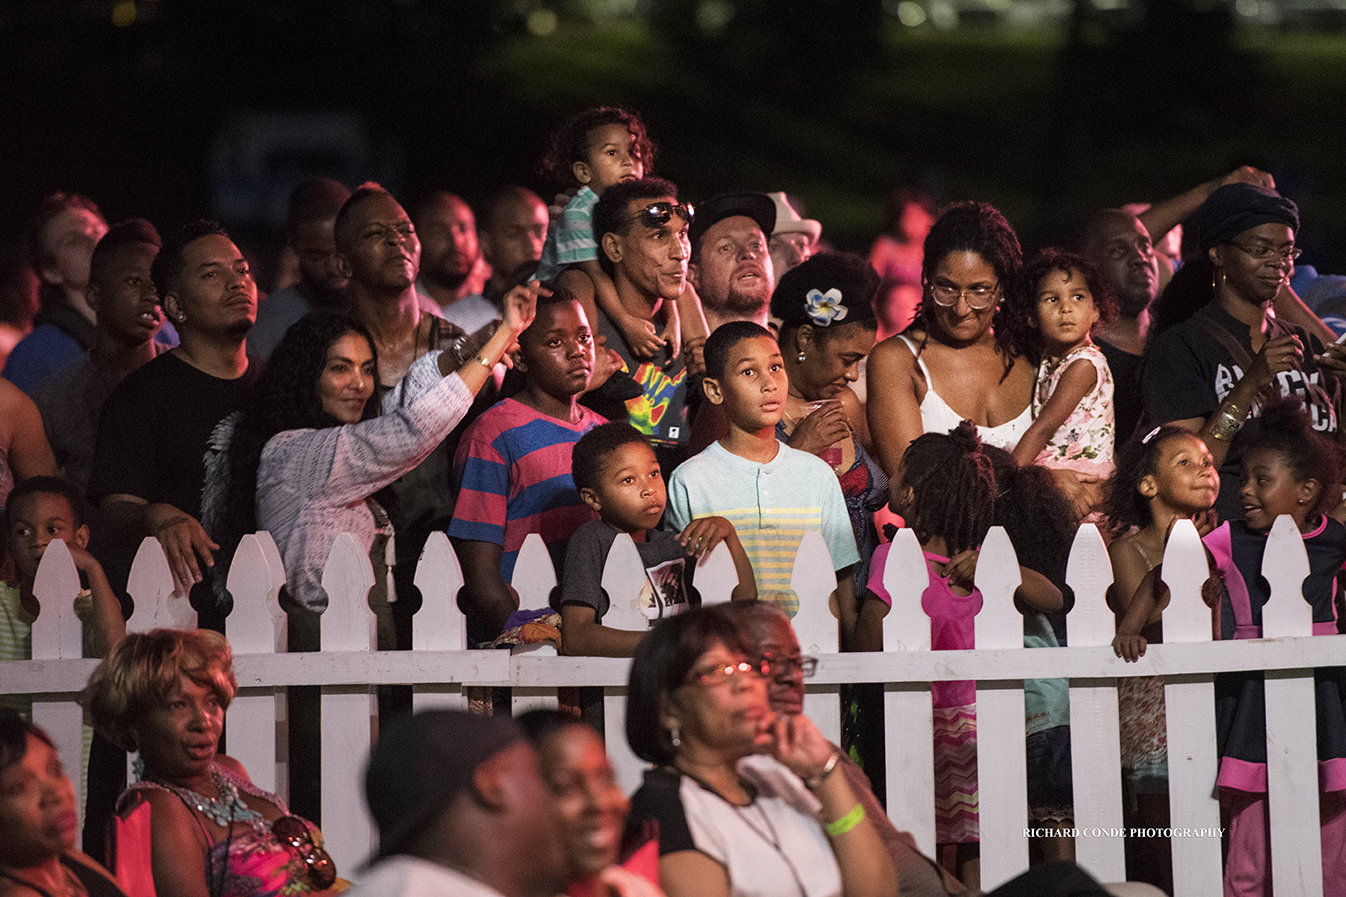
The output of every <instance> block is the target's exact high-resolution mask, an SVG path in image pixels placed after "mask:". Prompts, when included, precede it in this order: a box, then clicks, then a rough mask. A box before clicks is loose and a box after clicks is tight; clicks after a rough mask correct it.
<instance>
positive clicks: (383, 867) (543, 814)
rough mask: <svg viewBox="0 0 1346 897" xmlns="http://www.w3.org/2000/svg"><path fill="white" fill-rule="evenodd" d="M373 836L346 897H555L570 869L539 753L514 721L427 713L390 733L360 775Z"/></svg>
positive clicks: (389, 729)
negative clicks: (370, 855)
mask: <svg viewBox="0 0 1346 897" xmlns="http://www.w3.org/2000/svg"><path fill="white" fill-rule="evenodd" d="M365 798H366V800H367V802H368V804H369V812H370V814H371V815H372V816H373V817H374V821H375V822H376V823H377V824H378V827H379V850H378V853H377V854H376V855H375V857H374V864H373V866H371V867H370V869H369V871H368V872H367V873H366V874H365V875H363V876H362V877H361V878H360V880H359V884H358V885H357V886H356V887H355V888H353V889H352V890H351V891H350V894H351V897H422V895H424V897H429V895H439V894H453V895H455V897H553V895H556V894H559V893H561V892H563V891H564V890H565V884H566V881H565V879H566V862H565V856H564V853H563V851H562V845H561V839H560V835H559V833H558V832H557V829H556V825H555V823H554V821H553V819H554V815H553V811H552V807H551V795H550V793H549V792H548V790H547V786H546V785H545V784H544V783H543V781H542V778H541V776H540V775H539V773H538V765H537V753H536V752H535V751H534V750H533V748H532V747H531V745H530V744H529V742H528V740H527V739H526V738H525V737H524V734H523V731H522V730H521V729H520V728H519V727H518V725H517V724H516V723H515V722H514V721H513V720H511V719H508V718H506V717H498V716H479V715H476V714H470V713H463V712H461V711H457V710H431V711H426V712H423V713H418V714H416V715H415V716H411V717H404V718H402V719H400V720H397V721H395V722H393V723H392V724H391V725H389V726H388V727H386V728H385V729H384V730H383V732H382V734H381V735H380V737H379V741H378V744H377V745H375V746H374V750H373V752H372V753H371V755H370V757H369V766H368V767H367V768H366V770H365Z"/></svg>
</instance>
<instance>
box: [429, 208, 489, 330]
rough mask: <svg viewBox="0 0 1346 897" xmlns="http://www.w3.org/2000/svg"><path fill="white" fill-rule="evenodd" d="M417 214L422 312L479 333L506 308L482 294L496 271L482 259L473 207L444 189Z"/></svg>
mask: <svg viewBox="0 0 1346 897" xmlns="http://www.w3.org/2000/svg"><path fill="white" fill-rule="evenodd" d="M415 213H416V214H415V215H414V216H413V217H412V221H413V222H414V223H415V224H416V235H417V236H418V237H419V238H420V241H421V270H420V278H419V280H417V282H416V291H417V292H418V293H419V294H420V301H421V310H422V311H425V312H428V313H429V314H433V315H439V316H440V317H442V318H444V319H445V320H447V321H451V322H452V323H454V324H456V325H458V326H459V327H461V328H463V330H465V331H467V332H468V333H476V332H477V331H479V330H481V328H483V327H485V326H486V325H488V324H490V323H491V322H492V321H494V320H495V319H496V318H498V317H500V312H499V310H498V309H497V308H496V307H495V306H494V305H492V304H491V303H490V302H487V301H486V299H485V298H484V297H483V296H482V289H483V287H484V286H485V284H486V276H487V275H488V274H489V273H490V272H489V270H488V269H487V266H486V262H485V261H484V260H483V259H482V257H481V245H480V243H479V242H478V240H477V221H476V218H475V217H474V216H473V214H472V209H471V208H469V207H468V205H467V203H465V202H463V200H462V199H461V198H460V197H458V196H454V195H453V194H452V193H445V192H443V191H438V192H436V193H431V194H430V195H429V196H427V197H426V198H425V199H424V200H422V201H421V203H420V205H418V206H416V209H415Z"/></svg>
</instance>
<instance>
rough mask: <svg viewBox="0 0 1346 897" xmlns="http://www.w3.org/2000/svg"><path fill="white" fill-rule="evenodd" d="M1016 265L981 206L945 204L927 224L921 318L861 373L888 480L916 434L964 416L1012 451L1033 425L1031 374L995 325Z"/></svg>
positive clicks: (1001, 219) (1003, 227) (1008, 241)
mask: <svg viewBox="0 0 1346 897" xmlns="http://www.w3.org/2000/svg"><path fill="white" fill-rule="evenodd" d="M1022 262H1023V253H1022V251H1021V250H1020V249H1019V238H1018V237H1017V236H1016V235H1015V233H1014V230H1013V228H1011V227H1010V225H1009V222H1008V221H1006V220H1005V216H1003V215H1001V214H1000V212H999V211H997V210H996V209H995V207H994V206H991V205H989V204H987V203H984V202H962V203H958V204H957V205H954V206H951V207H950V208H949V209H948V210H947V211H945V212H944V214H943V215H941V216H940V217H939V219H938V220H937V221H936V222H935V224H934V226H933V227H931V228H930V233H929V234H927V235H926V238H925V255H924V261H923V262H922V267H921V282H922V285H923V288H924V292H923V293H922V296H921V307H920V312H919V314H918V315H917V317H916V320H915V321H914V322H913V323H912V324H911V326H909V327H908V328H907V329H906V330H905V331H903V332H902V333H899V334H898V335H897V336H893V337H889V338H888V339H886V340H884V341H883V342H882V343H880V344H879V345H877V346H875V347H874V351H873V352H871V353H870V356H869V362H868V364H867V370H866V374H865V380H866V384H867V386H866V388H867V390H868V399H867V402H866V410H867V413H868V417H869V432H870V434H871V436H872V438H873V440H874V448H875V453H876V454H877V456H878V459H879V463H880V464H882V465H883V469H884V471H885V472H887V474H888V476H889V477H893V476H895V475H896V474H897V469H898V466H899V464H900V463H901V461H902V454H903V453H904V452H905V451H906V450H907V446H908V445H910V444H911V442H912V440H914V439H915V438H916V437H917V436H920V435H921V434H922V433H948V432H949V431H950V430H952V429H953V428H954V427H957V426H958V424H959V422H961V421H963V420H970V421H972V422H973V423H974V424H976V425H977V432H978V434H979V435H980V436H981V439H982V440H983V441H984V442H986V443H988V444H990V445H998V446H1000V447H1002V448H1006V449H1013V448H1014V445H1015V444H1016V443H1017V442H1018V441H1019V437H1020V436H1021V435H1023V433H1024V431H1025V430H1027V429H1028V426H1029V425H1030V424H1031V423H1032V422H1033V416H1032V408H1031V405H1032V400H1033V384H1034V379H1035V376H1036V369H1035V367H1034V365H1032V364H1031V363H1030V362H1029V361H1028V360H1027V359H1025V358H1023V357H1022V356H1021V355H1019V354H1018V353H1017V352H1015V350H1014V348H1013V346H1012V345H1011V343H1010V339H1009V336H1010V334H1009V330H1008V328H1006V327H1004V326H997V325H999V324H1000V323H1001V311H1000V304H1001V300H1002V299H1003V298H1004V295H1005V291H1006V290H1008V289H1010V288H1011V287H1012V285H1013V283H1014V279H1015V276H1016V275H1017V274H1018V271H1019V266H1020V265H1021V264H1022Z"/></svg>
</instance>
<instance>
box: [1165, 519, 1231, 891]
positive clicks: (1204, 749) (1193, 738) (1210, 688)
mask: <svg viewBox="0 0 1346 897" xmlns="http://www.w3.org/2000/svg"><path fill="white" fill-rule="evenodd" d="M1163 575H1164V582H1165V584H1167V585H1168V587H1169V590H1170V592H1171V597H1170V599H1169V604H1168V607H1167V608H1166V609H1165V610H1164V645H1165V646H1166V647H1167V646H1168V645H1173V644H1183V643H1193V642H1195V643H1201V642H1209V641H1210V640H1211V612H1210V609H1209V608H1207V607H1206V604H1205V602H1204V601H1203V600H1202V598H1201V584H1202V583H1203V582H1205V580H1206V552H1205V549H1204V548H1202V546H1201V540H1200V538H1199V537H1198V536H1197V533H1196V527H1195V526H1194V525H1193V524H1192V522H1191V521H1190V520H1179V521H1178V522H1177V523H1176V524H1175V525H1174V527H1173V531H1172V532H1171V533H1170V534H1169V537H1168V545H1167V546H1165V548H1164V570H1163ZM1164 707H1165V715H1166V717H1167V720H1168V802H1169V807H1170V810H1169V818H1170V821H1171V823H1172V827H1173V828H1174V829H1176V830H1179V831H1183V830H1187V831H1205V832H1212V831H1218V830H1219V828H1220V805H1219V802H1218V801H1217V800H1216V797H1215V773H1216V758H1215V750H1214V747H1215V677H1214V675H1213V674H1198V675H1181V676H1174V675H1166V676H1165V678H1164ZM1171 843H1172V847H1173V895H1174V897H1201V895H1210V897H1218V895H1220V894H1221V893H1222V888H1221V885H1220V878H1219V876H1214V877H1212V876H1211V870H1212V869H1219V868H1220V839H1219V838H1218V837H1217V838H1211V837H1188V838H1174V839H1172V841H1171Z"/></svg>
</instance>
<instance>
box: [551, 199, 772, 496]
mask: <svg viewBox="0 0 1346 897" xmlns="http://www.w3.org/2000/svg"><path fill="white" fill-rule="evenodd" d="M763 199H764V200H765V201H766V203H767V205H768V206H770V205H771V201H770V200H768V199H766V198H765V197H763ZM691 219H692V213H691V210H690V209H689V208H688V207H687V206H685V205H683V204H681V203H679V202H678V190H677V188H676V187H674V186H673V185H672V184H670V183H669V182H668V181H665V180H662V179H660V178H643V179H641V180H638V181H623V182H621V183H618V184H614V185H612V186H611V187H609V188H608V189H606V190H604V191H603V195H602V196H601V197H599V200H598V202H597V204H595V205H594V211H593V222H594V239H595V240H596V241H597V242H598V247H599V257H598V261H599V264H600V265H602V266H603V269H604V270H605V271H607V272H608V273H609V274H610V275H611V277H612V283H613V286H615V287H616V288H617V296H618V298H619V299H620V300H621V302H622V305H623V306H624V307H625V308H626V311H627V313H628V314H630V315H632V316H633V317H639V318H644V319H645V320H647V321H652V322H654V324H655V327H656V328H659V329H661V328H662V327H663V326H664V318H663V315H664V308H665V304H666V303H670V302H674V301H676V300H677V298H678V296H680V295H681V294H682V291H683V288H684V287H685V286H686V283H687V260H688V257H689V255H690V254H691V252H690V248H689V246H688V237H687V235H688V228H689V226H690V224H691ZM762 244H763V246H765V245H766V241H765V239H764V240H763V241H762ZM767 280H768V281H770V276H768V277H767ZM556 285H557V286H558V287H562V288H565V289H568V290H570V291H571V292H573V293H574V294H575V295H576V297H577V298H578V299H579V300H580V302H581V303H582V304H583V305H584V310H585V315H586V317H587V318H588V319H589V321H590V322H592V323H593V324H594V333H595V335H597V336H598V337H599V339H600V342H602V343H605V344H606V346H607V348H608V349H609V350H615V351H616V353H617V354H618V355H619V356H620V357H621V362H622V371H623V372H624V373H625V374H627V375H629V377H623V376H622V375H621V374H620V373H619V374H617V375H614V376H613V377H612V378H610V379H609V380H608V382H607V384H606V386H605V391H606V392H607V393H610V394H611V395H608V396H604V395H602V394H598V393H591V394H590V396H589V397H588V398H586V404H588V405H590V407H594V408H598V409H599V411H600V412H601V413H602V414H603V415H604V416H606V417H608V418H609V419H613V418H614V413H615V414H616V415H617V418H616V419H620V413H621V411H622V407H621V404H619V403H618V401H612V399H616V400H620V401H624V403H625V410H626V414H627V417H628V419H629V421H630V423H631V426H633V427H635V428H636V429H637V430H639V431H640V432H642V433H644V434H645V435H646V436H648V437H649V438H650V442H651V444H652V446H653V447H654V453H655V456H656V457H657V458H658V459H659V463H660V465H661V466H662V467H663V469H665V470H672V469H673V468H675V467H677V465H678V464H679V463H680V462H681V461H682V460H683V459H684V458H686V455H687V452H686V446H687V438H688V435H689V433H688V427H687V369H686V367H685V365H684V361H683V358H682V357H681V356H675V357H672V358H658V357H656V358H654V359H637V358H635V357H634V356H633V355H631V353H630V350H629V349H628V348H627V346H626V341H625V340H623V339H622V336H621V333H620V332H619V331H618V330H617V327H616V325H615V324H614V323H613V322H612V320H611V319H610V318H609V317H608V316H607V314H606V313H604V312H602V311H601V310H600V309H599V308H598V304H597V302H595V301H594V289H593V282H592V281H591V280H589V277H588V275H586V274H585V273H584V272H583V271H581V270H579V269H578V268H571V269H567V270H565V271H562V272H561V274H560V275H558V276H557V278H556ZM767 289H768V294H769V291H770V284H769V283H768V285H767ZM631 379H634V380H635V384H632V383H631V382H630V381H631ZM622 384H624V385H625V386H627V387H629V388H630V389H629V391H628V392H625V393H621V392H617V390H618V388H619V387H620V385H622ZM636 388H638V389H639V392H636ZM605 398H606V399H609V401H604V399H605Z"/></svg>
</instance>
